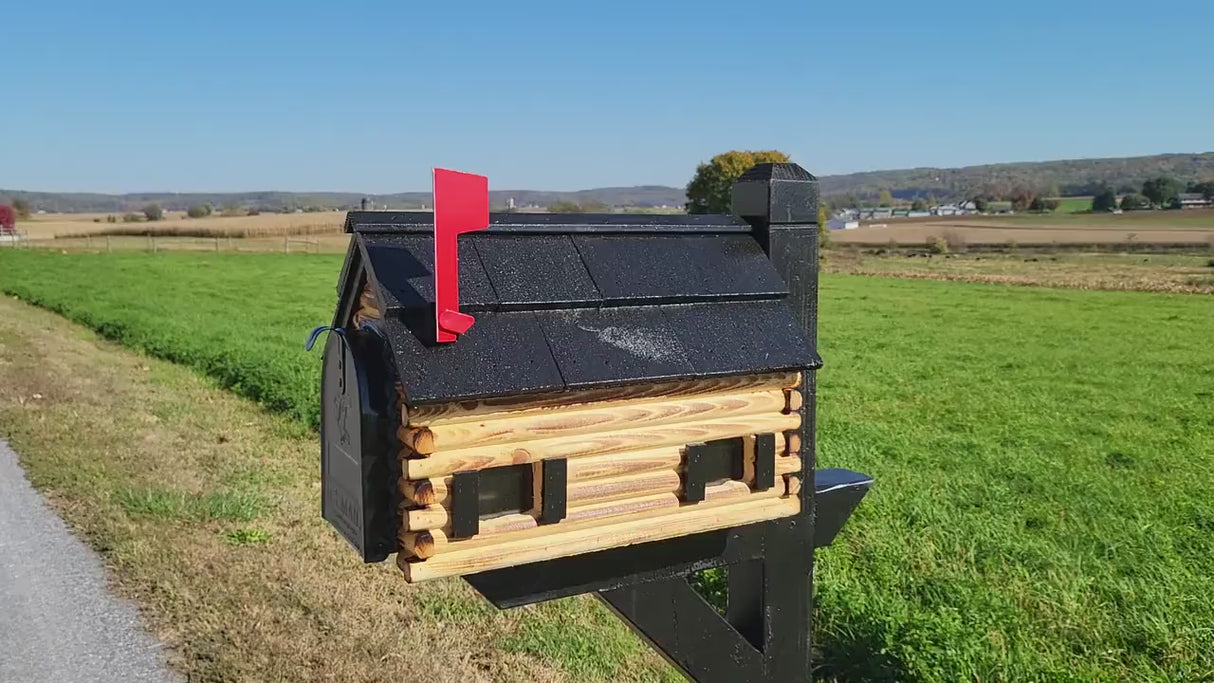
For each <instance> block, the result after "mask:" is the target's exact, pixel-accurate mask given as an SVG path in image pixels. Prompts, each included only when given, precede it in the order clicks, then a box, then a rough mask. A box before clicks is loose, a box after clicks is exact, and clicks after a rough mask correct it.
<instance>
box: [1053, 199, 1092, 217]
mask: <svg viewBox="0 0 1214 683" xmlns="http://www.w3.org/2000/svg"><path fill="white" fill-rule="evenodd" d="M1091 210H1092V198H1091V197H1060V198H1059V200H1058V210H1057V213H1080V212H1082V211H1091Z"/></svg>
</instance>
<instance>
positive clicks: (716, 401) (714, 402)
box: [400, 388, 787, 454]
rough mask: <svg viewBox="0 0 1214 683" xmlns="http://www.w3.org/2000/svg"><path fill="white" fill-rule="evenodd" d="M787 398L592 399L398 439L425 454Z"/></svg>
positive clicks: (762, 407) (765, 405) (409, 431)
mask: <svg viewBox="0 0 1214 683" xmlns="http://www.w3.org/2000/svg"><path fill="white" fill-rule="evenodd" d="M786 404H787V399H786V397H785V396H784V393H783V390H782V389H778V388H771V389H766V390H763V391H748V392H745V393H733V394H721V395H714V396H692V397H682V396H679V397H672V398H668V399H663V400H654V401H646V402H639V403H638V402H614V403H610V402H608V403H594V404H589V405H587V406H581V407H571V408H561V409H553V410H548V411H543V412H540V413H529V414H523V415H515V416H485V417H484V418H482V419H480V420H474V421H471V422H456V423H453V424H435V425H430V426H406V427H402V428H401V429H400V439H401V442H402V443H404V444H407V445H409V446H410V447H411V448H412V449H413V450H415V451H417V452H418V453H421V454H429V453H433V452H434V451H436V450H451V449H455V448H465V447H469V446H476V447H482V446H492V445H497V444H506V443H519V442H524V441H534V440H536V439H550V438H554V437H558V436H572V435H575V434H595V433H600V432H610V431H614V430H617V429H629V428H634V427H643V426H646V425H659V424H674V423H678V422H690V421H693V420H708V419H714V418H725V417H738V416H743V415H757V414H761V413H779V412H782V411H784V410H785V407H786Z"/></svg>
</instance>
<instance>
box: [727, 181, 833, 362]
mask: <svg viewBox="0 0 1214 683" xmlns="http://www.w3.org/2000/svg"><path fill="white" fill-rule="evenodd" d="M733 213H734V215H736V216H738V217H740V218H742V219H743V220H745V221H746V222H747V223H749V224H750V227H751V228H752V229H753V230H754V235H755V239H757V240H758V241H759V245H760V246H762V247H763V251H765V252H767V257H768V258H770V259H771V261H772V263H774V264H775V266H776V271H777V272H778V273H779V274H780V277H782V278H784V282H785V283H787V284H788V290H789V303H790V304H792V307H793V312H794V314H795V315H796V317H797V322H799V323H800V324H801V327H802V328H803V329H804V330H805V331H806V333H807V335H808V337H809V340H810V343H811V344H812V345H813V346H814V348H815V350H816V348H817V344H818V179H817V178H815V177H813V176H812V175H810V173H809V171H806V170H805V169H803V168H801V167H800V166H798V165H797V164H791V163H788V164H758V165H756V166H754V167H752V168H751V169H750V170H748V171H746V172H745V173H743V174H742V176H741V177H740V178H738V180H737V182H735V183H734V185H733Z"/></svg>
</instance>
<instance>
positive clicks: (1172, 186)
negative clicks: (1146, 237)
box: [1092, 176, 1214, 213]
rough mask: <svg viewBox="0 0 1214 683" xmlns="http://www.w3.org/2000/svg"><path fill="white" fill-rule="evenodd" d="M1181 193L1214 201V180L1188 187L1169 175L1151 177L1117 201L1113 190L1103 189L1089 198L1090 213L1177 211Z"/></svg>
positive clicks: (1191, 184)
mask: <svg viewBox="0 0 1214 683" xmlns="http://www.w3.org/2000/svg"><path fill="white" fill-rule="evenodd" d="M1181 193H1192V194H1199V195H1201V196H1202V197H1203V198H1204V199H1205V200H1206V201H1214V180H1203V181H1201V182H1195V183H1189V184H1188V185H1187V186H1186V185H1185V184H1184V183H1183V182H1181V181H1180V180H1177V179H1176V178H1170V177H1168V176H1159V177H1158V178H1151V179H1150V180H1148V181H1146V182H1144V183H1143V184H1142V189H1141V191H1134V188H1131V190H1130V191H1129V192H1124V193H1122V197H1121V200H1120V201H1118V200H1117V194H1118V193H1117V192H1114V191H1113V188H1111V187H1108V186H1105V187H1103V188H1101V189H1100V191H1099V192H1097V193H1096V195H1095V196H1094V197H1093V198H1092V211H1093V212H1097V213H1100V212H1104V211H1113V210H1116V209H1121V210H1122V211H1141V210H1144V209H1152V208H1157V209H1179V208H1180V207H1181V204H1180V195H1181Z"/></svg>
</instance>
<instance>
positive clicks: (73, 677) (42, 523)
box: [0, 441, 183, 683]
mask: <svg viewBox="0 0 1214 683" xmlns="http://www.w3.org/2000/svg"><path fill="white" fill-rule="evenodd" d="M163 647H164V646H163V645H162V644H161V643H160V642H159V641H158V640H156V639H155V638H154V637H152V636H151V635H150V634H149V633H148V632H147V631H146V630H145V629H144V627H143V625H142V623H141V622H140V620H139V614H138V612H137V611H136V609H135V607H134V606H133V605H131V604H130V603H128V602H125V601H123V600H121V599H119V598H117V597H115V596H114V595H113V594H111V593H110V592H109V590H108V588H107V586H106V575H105V570H104V568H103V567H102V564H101V561H100V560H99V559H98V558H97V556H96V555H95V554H93V552H92V551H91V550H90V549H89V548H88V547H86V546H85V545H84V544H83V543H81V542H80V541H79V540H77V539H76V538H75V537H74V536H72V535H71V533H70V532H69V531H68V529H67V527H66V526H65V525H64V523H63V521H62V520H60V519H59V518H58V517H57V516H56V515H55V513H54V512H52V511H51V510H50V508H48V507H47V506H46V503H45V502H44V501H43V500H42V497H41V496H40V495H38V493H37V492H36V491H34V489H33V487H31V486H30V484H29V481H28V480H26V478H25V472H24V471H23V470H22V469H21V466H20V465H19V464H18V462H17V455H16V454H15V453H14V452H13V451H12V449H10V448H9V447H8V444H6V443H4V442H3V441H0V683H24V682H25V681H31V682H33V681H38V682H41V681H60V682H63V683H74V682H75V681H81V682H84V681H89V682H90V683H91V682H93V681H97V682H102V681H104V682H109V681H115V682H117V681H157V682H159V681H174V682H176V681H181V680H183V679H182V678H181V677H180V676H178V675H176V674H174V673H173V672H172V671H170V670H169V668H168V667H167V666H166V665H165V663H164V656H163V652H162V650H163Z"/></svg>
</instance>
